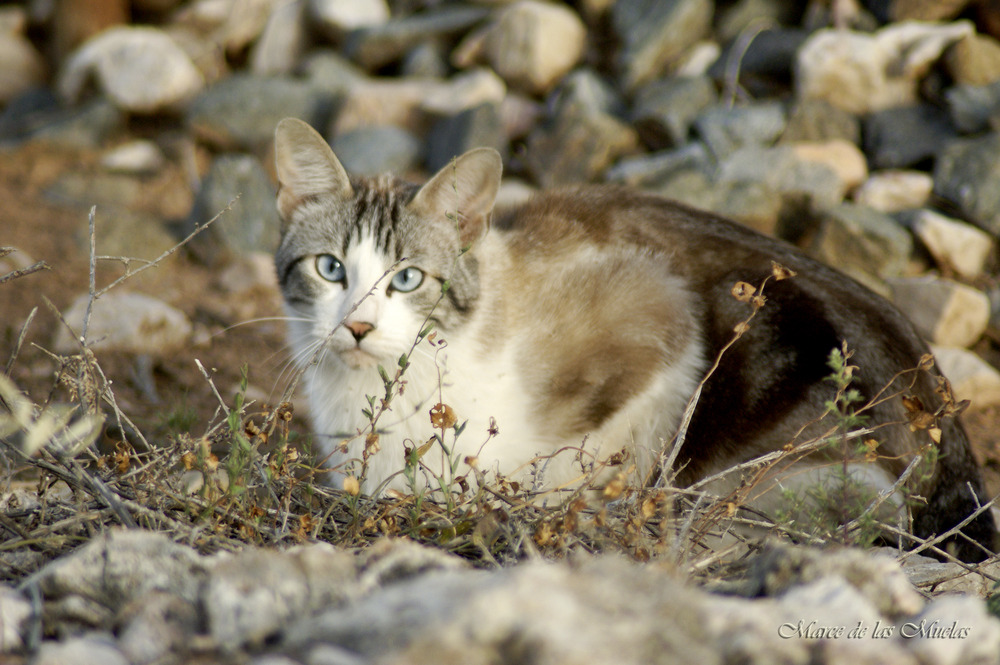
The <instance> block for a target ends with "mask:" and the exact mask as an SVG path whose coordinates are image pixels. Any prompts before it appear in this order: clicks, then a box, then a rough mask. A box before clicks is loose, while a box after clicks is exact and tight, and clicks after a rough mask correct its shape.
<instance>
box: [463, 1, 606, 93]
mask: <svg viewBox="0 0 1000 665" xmlns="http://www.w3.org/2000/svg"><path fill="white" fill-rule="evenodd" d="M586 37H587V29H586V27H585V26H584V25H583V21H581V20H580V17H579V16H577V15H576V13H574V12H573V11H572V10H571V9H569V8H568V7H565V6H563V5H557V4H550V3H547V2H538V1H537V0H521V1H520V2H516V3H514V4H512V5H510V6H509V7H505V8H504V9H503V10H501V11H500V13H499V14H498V15H497V17H496V19H495V20H494V21H493V22H492V23H491V24H490V25H488V26H487V27H486V28H485V29H484V30H483V31H480V32H477V33H474V34H472V35H470V36H469V37H467V38H466V40H465V41H464V42H463V43H462V44H461V45H459V47H458V48H457V49H456V50H455V54H454V56H453V62H454V64H455V65H456V66H457V67H460V68H466V67H468V66H469V65H471V64H473V63H474V62H478V61H485V62H488V63H489V64H490V66H491V67H493V69H494V70H495V71H496V72H497V73H498V74H499V75H500V77H501V78H503V79H504V81H506V82H507V83H508V84H510V86H511V87H513V88H517V89H520V90H524V91H526V92H530V93H534V94H542V93H545V92H547V91H549V90H550V89H551V88H552V87H553V86H554V85H555V84H556V83H557V82H558V81H559V80H560V79H561V78H562V77H563V76H564V75H565V74H566V73H567V72H568V71H569V70H570V69H572V68H573V67H574V66H575V65H576V64H577V63H578V62H579V61H580V58H581V57H582V56H583V49H584V45H585V43H586Z"/></svg>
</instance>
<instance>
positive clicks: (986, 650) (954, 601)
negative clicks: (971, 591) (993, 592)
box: [899, 596, 1000, 665]
mask: <svg viewBox="0 0 1000 665" xmlns="http://www.w3.org/2000/svg"><path fill="white" fill-rule="evenodd" d="M899 635H900V637H902V638H903V639H905V640H907V648H908V650H909V651H910V652H911V653H913V655H914V656H916V657H917V659H918V660H919V661H920V662H921V663H934V664H935V665H960V664H962V663H995V662H996V660H997V652H998V651H1000V620H997V618H996V617H994V616H991V615H989V614H988V613H987V611H986V604H985V603H983V602H982V601H981V600H980V599H978V598H972V597H969V596H946V597H944V598H940V599H938V600H937V601H935V602H933V603H931V604H930V605H928V606H927V609H925V610H924V611H923V613H921V614H920V615H919V616H916V617H914V618H912V619H911V620H909V621H907V622H906V623H903V624H902V625H901V626H900V628H899ZM973 636H974V637H973Z"/></svg>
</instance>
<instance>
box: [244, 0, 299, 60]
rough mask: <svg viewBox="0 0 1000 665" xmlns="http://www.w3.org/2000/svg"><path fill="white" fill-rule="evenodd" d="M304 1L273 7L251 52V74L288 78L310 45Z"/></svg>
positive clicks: (292, 1) (295, 0) (277, 4)
mask: <svg viewBox="0 0 1000 665" xmlns="http://www.w3.org/2000/svg"><path fill="white" fill-rule="evenodd" d="M305 12H306V6H305V0H291V1H286V2H280V3H276V4H275V5H274V7H273V8H272V9H271V15H270V16H269V17H268V19H267V24H266V25H265V26H264V31H263V32H261V33H260V37H259V38H258V39H257V41H256V42H254V45H253V47H251V49H250V63H249V64H250V71H251V72H253V73H254V74H256V75H257V76H274V75H282V74H291V73H292V72H293V71H294V70H295V68H296V67H297V66H298V64H299V61H300V60H301V59H302V56H303V54H304V53H305V52H306V51H307V50H308V48H309V46H310V45H311V43H312V40H311V39H310V34H309V30H308V26H307V25H306V16H305Z"/></svg>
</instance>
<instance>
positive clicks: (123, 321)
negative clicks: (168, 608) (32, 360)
mask: <svg viewBox="0 0 1000 665" xmlns="http://www.w3.org/2000/svg"><path fill="white" fill-rule="evenodd" d="M89 299H90V297H89V294H83V295H81V296H79V297H78V298H77V299H76V300H74V301H73V304H72V305H71V306H70V307H69V309H68V310H66V311H65V312H63V319H65V321H66V323H68V324H69V325H70V327H71V328H73V330H74V332H75V333H79V332H81V331H82V330H83V320H84V316H85V314H86V311H87V304H88V302H89ZM191 331H192V326H191V322H190V321H189V320H188V318H187V316H186V315H185V314H184V312H182V311H180V310H179V309H177V308H175V307H171V306H170V305H168V304H167V303H165V302H163V301H161V300H157V299H156V298H153V297H151V296H146V295H142V294H140V293H129V292H127V291H109V292H108V293H106V294H104V295H103V296H101V297H100V298H98V299H97V300H96V301H94V304H93V309H92V311H91V317H90V325H89V326H88V328H87V340H88V341H89V342H90V348H91V349H93V350H95V351H97V350H102V349H113V350H116V351H125V352H127V353H137V354H143V353H145V354H151V355H154V356H157V357H162V356H163V355H165V354H169V353H172V352H174V351H177V350H179V349H181V348H182V347H183V346H184V345H185V344H186V343H187V341H188V339H189V338H190V336H191ZM53 346H54V347H55V349H56V351H59V352H61V353H79V349H80V347H79V344H78V343H77V341H76V339H75V338H74V337H73V336H71V335H70V333H69V331H68V330H66V328H65V326H60V327H59V328H58V330H57V332H56V338H55V341H54V343H53ZM128 544H130V545H131V543H128ZM140 544H142V543H140Z"/></svg>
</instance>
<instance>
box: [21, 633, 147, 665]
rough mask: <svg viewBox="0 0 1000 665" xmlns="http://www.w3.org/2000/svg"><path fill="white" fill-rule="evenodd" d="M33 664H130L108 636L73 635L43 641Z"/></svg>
mask: <svg viewBox="0 0 1000 665" xmlns="http://www.w3.org/2000/svg"><path fill="white" fill-rule="evenodd" d="M31 662H32V663H33V664H34V665H66V664H67V663H73V665H130V664H129V661H128V659H127V658H125V655H124V654H123V653H122V652H121V651H119V650H118V648H117V647H116V646H115V645H114V643H113V642H112V640H111V638H110V637H105V638H101V637H96V636H95V637H74V638H70V639H68V640H66V641H65V642H43V643H42V645H41V647H40V648H39V649H38V654H37V655H36V656H35V658H34V659H33V660H32V661H31Z"/></svg>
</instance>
